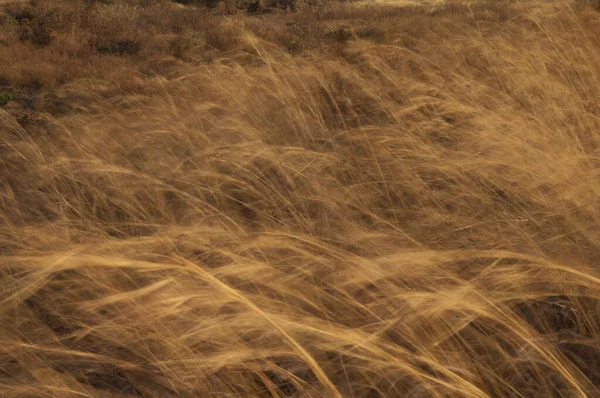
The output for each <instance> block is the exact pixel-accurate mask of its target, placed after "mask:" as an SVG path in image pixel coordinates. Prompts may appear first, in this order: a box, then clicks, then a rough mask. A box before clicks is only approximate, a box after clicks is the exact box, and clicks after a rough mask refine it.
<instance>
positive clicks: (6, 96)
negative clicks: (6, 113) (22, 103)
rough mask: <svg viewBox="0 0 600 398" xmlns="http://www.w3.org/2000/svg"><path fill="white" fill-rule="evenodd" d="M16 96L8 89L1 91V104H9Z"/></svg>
mask: <svg viewBox="0 0 600 398" xmlns="http://www.w3.org/2000/svg"><path fill="white" fill-rule="evenodd" d="M14 99H15V96H14V94H13V93H10V92H7V91H0V106H2V105H6V104H8V103H9V102H10V101H12V100H14Z"/></svg>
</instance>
